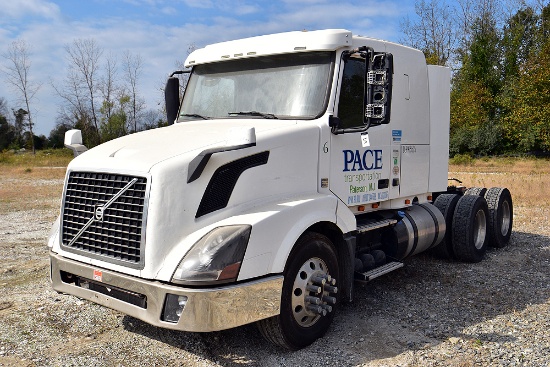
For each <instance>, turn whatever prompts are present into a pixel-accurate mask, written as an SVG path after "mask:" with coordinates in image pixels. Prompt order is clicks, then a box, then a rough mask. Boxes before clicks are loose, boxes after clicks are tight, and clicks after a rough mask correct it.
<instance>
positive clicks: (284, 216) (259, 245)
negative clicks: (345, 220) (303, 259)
mask: <svg viewBox="0 0 550 367" xmlns="http://www.w3.org/2000/svg"><path fill="white" fill-rule="evenodd" d="M336 206H337V199H336V198H335V197H334V196H331V195H314V196H309V197H300V198H289V199H288V200H281V201H279V202H277V203H272V204H270V205H268V206H266V207H264V208H262V210H261V211H258V212H257V213H256V214H253V213H251V214H249V215H251V216H255V215H262V218H261V220H259V221H256V222H255V223H254V224H253V226H252V232H251V235H250V242H249V243H248V248H247V251H246V254H245V258H244V261H243V264H242V266H241V271H240V273H239V278H238V280H244V279H248V278H254V277H258V276H262V275H266V274H278V273H282V272H283V271H284V268H285V264H286V262H287V259H288V255H289V254H290V251H291V250H292V248H293V247H294V244H295V243H296V241H297V240H298V238H299V237H300V236H301V235H302V233H304V232H305V231H306V230H307V229H308V228H309V227H311V226H312V225H313V224H315V223H319V222H331V223H336Z"/></svg>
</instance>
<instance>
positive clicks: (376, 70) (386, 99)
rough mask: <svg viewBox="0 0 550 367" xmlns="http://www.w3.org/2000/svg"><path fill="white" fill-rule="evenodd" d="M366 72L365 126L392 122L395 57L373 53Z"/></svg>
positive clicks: (388, 54) (383, 53)
mask: <svg viewBox="0 0 550 367" xmlns="http://www.w3.org/2000/svg"><path fill="white" fill-rule="evenodd" d="M369 56H370V57H368V58H367V68H366V70H365V116H364V124H365V126H370V125H380V124H387V123H389V122H390V111H391V92H392V79H393V55H392V54H390V53H386V52H372V53H370V55H369Z"/></svg>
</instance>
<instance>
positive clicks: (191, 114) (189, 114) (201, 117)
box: [180, 113, 210, 120]
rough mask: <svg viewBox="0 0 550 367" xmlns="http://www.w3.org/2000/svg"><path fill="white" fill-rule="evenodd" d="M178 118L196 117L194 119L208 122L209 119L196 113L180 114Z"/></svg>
mask: <svg viewBox="0 0 550 367" xmlns="http://www.w3.org/2000/svg"><path fill="white" fill-rule="evenodd" d="M180 116H183V117H196V118H199V119H203V120H209V119H210V117H206V116H203V115H199V114H198V113H182V114H181V115H180Z"/></svg>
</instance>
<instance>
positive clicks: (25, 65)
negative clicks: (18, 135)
mask: <svg viewBox="0 0 550 367" xmlns="http://www.w3.org/2000/svg"><path fill="white" fill-rule="evenodd" d="M4 58H5V59H6V60H7V61H8V66H6V69H5V70H4V74H5V76H6V81H7V83H8V84H9V85H10V86H11V87H12V89H13V90H14V91H15V92H16V94H18V95H19V99H20V102H21V103H23V104H24V105H25V109H26V112H27V124H26V128H28V130H29V133H30V136H31V137H32V136H34V134H33V131H32V129H33V120H32V112H31V111H32V110H31V102H32V100H33V99H34V97H35V95H36V92H38V90H39V89H40V87H41V84H40V83H37V82H35V81H33V80H32V79H31V78H30V75H29V74H30V69H31V61H30V50H29V46H28V45H27V43H26V42H25V41H23V40H17V41H13V42H12V43H11V45H10V47H9V48H8V51H7V53H6V54H4ZM30 140H31V145H32V152H33V154H34V153H35V146H34V139H30Z"/></svg>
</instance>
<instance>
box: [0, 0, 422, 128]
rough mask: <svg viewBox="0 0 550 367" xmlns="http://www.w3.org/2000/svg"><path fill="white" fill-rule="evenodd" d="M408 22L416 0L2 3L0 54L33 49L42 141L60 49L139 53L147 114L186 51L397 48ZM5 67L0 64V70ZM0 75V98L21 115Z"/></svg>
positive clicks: (53, 108)
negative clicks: (286, 40)
mask: <svg viewBox="0 0 550 367" xmlns="http://www.w3.org/2000/svg"><path fill="white" fill-rule="evenodd" d="M407 15H410V16H414V0H402V1H400V0H389V1H386V0H384V1H370V0H363V1H361V0H349V1H336V0H272V1H249V0H223V1H214V0H8V1H5V2H3V4H2V11H1V12H0V55H3V54H5V52H6V50H7V47H8V46H9V45H10V44H11V42H12V41H14V40H16V39H24V40H25V41H26V42H27V44H29V45H30V46H31V51H32V52H31V61H32V66H31V78H32V79H33V80H35V81H36V82H39V83H42V87H41V88H40V90H39V92H38V94H37V96H36V98H35V100H34V103H33V105H34V110H35V111H33V114H34V121H35V133H37V134H44V135H46V136H47V135H48V134H49V132H50V130H51V129H52V128H53V127H54V126H55V118H56V116H57V108H58V105H59V104H60V103H61V101H60V99H59V97H57V96H56V95H55V91H54V89H53V87H52V86H51V84H52V83H53V84H55V85H60V84H61V83H62V81H63V79H64V78H65V76H66V75H67V62H66V52H65V49H64V47H65V45H67V44H70V43H71V42H72V41H73V40H74V39H84V38H93V39H95V41H96V42H97V43H98V44H99V46H100V47H102V48H103V49H104V52H105V53H104V55H106V54H108V53H113V54H114V55H115V56H117V57H118V59H119V61H120V60H122V55H123V52H124V51H125V50H129V51H130V52H132V53H134V54H139V55H140V56H141V57H142V59H143V61H144V64H143V74H142V76H141V79H140V81H139V92H140V94H141V95H142V96H143V97H144V98H145V100H146V103H147V108H150V109H157V108H158V107H159V103H162V95H161V92H160V90H159V89H160V87H161V86H162V84H163V82H164V80H165V78H166V76H167V74H169V73H170V72H171V71H173V70H175V69H176V64H177V61H180V62H181V61H183V60H184V59H185V57H186V56H187V49H188V47H189V45H191V44H195V45H197V46H199V47H202V46H205V45H207V44H209V43H214V42H220V41H226V40H231V39H236V38H242V37H249V36H257V35H262V34H269V33H276V32H285V31H294V30H304V29H306V30H315V29H325V28H345V29H349V30H351V31H352V32H353V33H354V34H361V35H365V36H370V37H374V38H381V39H385V40H389V41H394V42H398V41H399V40H400V39H401V37H402V36H401V33H400V30H399V22H400V21H401V20H402V19H403V18H404V17H405V16H407ZM5 63H6V60H5V59H4V58H3V57H0V67H2V66H3V65H5ZM4 79H5V78H4V76H3V75H2V74H1V73H0V97H3V98H5V99H7V100H8V103H9V105H10V107H13V108H19V107H20V106H19V103H18V101H17V99H16V98H15V95H14V94H13V92H12V90H11V89H10V88H9V87H8V85H7V84H6V83H5V82H4Z"/></svg>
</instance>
